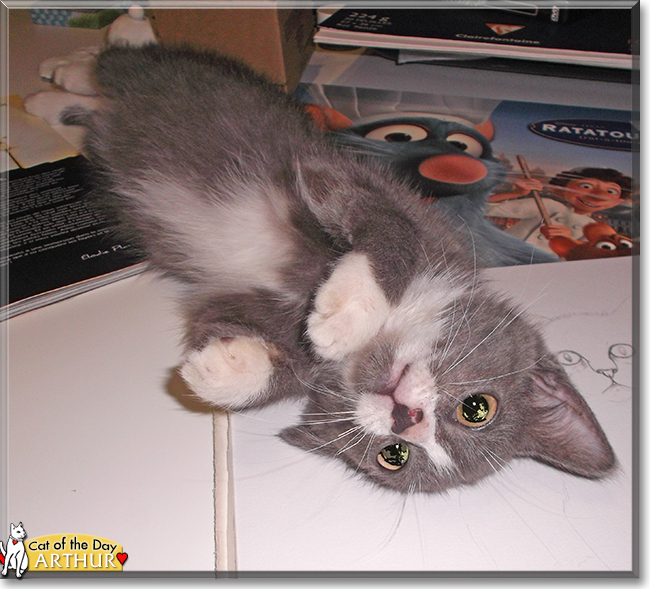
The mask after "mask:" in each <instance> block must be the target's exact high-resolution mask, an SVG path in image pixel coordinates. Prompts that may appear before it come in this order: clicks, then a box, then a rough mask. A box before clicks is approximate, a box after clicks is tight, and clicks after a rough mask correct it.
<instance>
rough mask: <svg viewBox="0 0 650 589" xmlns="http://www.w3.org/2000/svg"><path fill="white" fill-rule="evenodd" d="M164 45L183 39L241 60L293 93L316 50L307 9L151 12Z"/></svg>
mask: <svg viewBox="0 0 650 589" xmlns="http://www.w3.org/2000/svg"><path fill="white" fill-rule="evenodd" d="M147 15H148V16H149V17H150V18H151V24H152V26H153V28H154V31H155V33H156V35H157V37H158V39H159V40H160V42H161V43H169V44H172V43H175V44H178V43H185V44H189V45H191V46H193V47H199V48H209V49H215V50H217V51H219V52H221V53H224V54H226V55H230V56H232V57H236V58H239V59H241V60H243V61H245V62H246V63H248V65H250V66H251V67H252V68H253V69H255V70H256V71H258V72H260V73H263V74H266V75H267V76H268V77H270V78H271V79H272V80H273V81H275V82H277V83H278V84H280V85H282V86H284V87H285V88H286V89H287V90H288V91H290V92H291V91H293V90H294V89H295V87H296V85H297V84H298V82H299V81H300V77H301V75H302V72H303V70H304V68H305V66H306V65H307V62H308V60H309V57H310V56H311V54H312V51H313V41H312V39H313V34H314V28H315V22H316V17H315V14H314V11H313V9H309V8H291V9H286V8H284V9H279V8H180V9H178V8H173V9H163V8H161V9H152V10H147Z"/></svg>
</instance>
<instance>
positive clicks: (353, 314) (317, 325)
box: [307, 252, 390, 360]
mask: <svg viewBox="0 0 650 589" xmlns="http://www.w3.org/2000/svg"><path fill="white" fill-rule="evenodd" d="M389 310H390V303H389V302H388V300H387V299H386V296H385V295H384V293H383V291H382V289H381V287H380V286H379V284H377V281H376V280H375V277H374V276H373V273H372V268H371V266H370V262H369V260H368V258H367V256H366V255H365V254H360V253H357V252H351V253H349V254H346V255H345V256H344V257H343V258H341V261H340V262H339V263H338V266H337V267H336V268H335V270H334V272H332V275H331V276H330V278H329V279H328V280H327V282H325V284H323V286H321V287H320V289H319V290H318V293H317V294H316V299H315V301H314V311H313V312H312V314H311V315H310V316H309V318H308V320H307V334H308V335H309V338H310V339H311V341H312V342H313V344H314V347H315V349H316V352H317V353H318V354H320V355H321V356H323V357H324V358H327V359H329V360H342V359H343V358H345V357H346V356H347V355H349V354H351V353H352V352H355V351H356V350H359V349H361V348H362V347H363V346H365V345H366V344H367V343H368V342H369V341H370V340H371V339H372V338H373V337H375V335H377V333H378V332H379V330H380V329H381V327H382V325H383V324H384V321H385V320H386V318H387V317H388V312H389Z"/></svg>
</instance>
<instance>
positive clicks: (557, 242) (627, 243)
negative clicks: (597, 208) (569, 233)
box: [549, 223, 637, 260]
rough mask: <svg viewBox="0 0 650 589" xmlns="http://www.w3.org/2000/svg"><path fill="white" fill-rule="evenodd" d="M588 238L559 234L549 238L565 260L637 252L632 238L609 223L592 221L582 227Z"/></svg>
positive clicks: (550, 242) (552, 246) (557, 252)
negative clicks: (617, 230)
mask: <svg viewBox="0 0 650 589" xmlns="http://www.w3.org/2000/svg"><path fill="white" fill-rule="evenodd" d="M582 231H583V233H584V236H585V238H586V240H587V242H586V243H585V242H584V241H578V240H576V239H573V238H571V237H565V236H558V237H552V238H551V239H550V240H549V245H550V247H551V249H552V250H553V251H554V252H555V253H556V254H557V255H558V256H560V257H561V258H563V259H565V260H590V259H594V258H615V257H618V256H630V255H632V253H636V251H635V250H636V249H637V248H635V247H634V244H633V243H632V240H631V239H629V238H628V237H625V236H623V235H619V234H618V233H616V231H615V230H614V229H613V228H612V227H610V226H609V225H607V223H590V224H589V225H585V226H584V227H583V229H582Z"/></svg>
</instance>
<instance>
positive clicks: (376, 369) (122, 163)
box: [77, 46, 615, 492]
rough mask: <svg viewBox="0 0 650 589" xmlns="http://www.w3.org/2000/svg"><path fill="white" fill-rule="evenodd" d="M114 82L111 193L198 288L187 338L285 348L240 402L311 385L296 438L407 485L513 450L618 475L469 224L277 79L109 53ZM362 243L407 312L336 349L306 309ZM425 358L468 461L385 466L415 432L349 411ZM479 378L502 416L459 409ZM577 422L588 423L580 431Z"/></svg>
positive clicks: (400, 310)
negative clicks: (311, 326) (378, 428)
mask: <svg viewBox="0 0 650 589" xmlns="http://www.w3.org/2000/svg"><path fill="white" fill-rule="evenodd" d="M97 80H98V86H99V88H100V90H101V92H102V95H103V97H104V98H105V101H104V106H103V107H102V109H101V111H98V112H97V113H95V114H94V116H93V117H92V118H91V119H90V122H89V127H90V128H89V135H88V142H87V150H88V155H89V158H90V160H91V162H92V166H93V174H94V178H96V180H97V189H96V190H95V193H94V196H95V198H96V200H98V201H100V202H101V203H103V204H104V206H105V207H106V209H107V210H109V211H110V212H112V214H114V215H115V216H116V218H117V219H118V221H119V230H120V231H121V232H122V233H123V234H124V235H126V236H127V237H128V238H129V239H130V240H131V241H133V242H135V243H137V244H138V245H140V246H141V247H142V248H143V249H144V250H145V251H146V253H147V255H148V257H149V260H150V262H151V264H152V266H153V267H154V268H157V269H158V270H160V271H162V272H164V273H166V274H168V275H170V276H173V277H174V278H176V279H178V280H180V281H182V282H183V283H185V284H186V285H187V287H188V288H187V294H186V296H185V297H184V298H183V300H182V301H181V303H182V307H183V310H184V312H185V316H186V318H187V335H186V341H187V347H188V351H189V352H191V351H193V350H200V349H202V348H203V347H204V346H207V345H208V344H209V343H210V342H213V341H228V339H229V338H234V337H237V336H245V337H250V338H256V340H261V341H263V342H265V345H268V346H269V349H272V350H273V353H272V354H271V358H272V364H273V373H272V376H271V378H270V381H269V384H268V386H267V387H266V389H265V390H264V392H263V394H262V395H261V396H258V397H256V398H255V400H254V401H251V400H250V399H249V400H245V401H243V402H242V403H241V404H237V403H234V404H230V405H229V407H230V408H233V407H234V408H237V409H241V408H245V407H247V406H251V405H262V404H265V403H269V402H272V401H274V400H277V399H280V398H286V397H290V396H298V397H307V402H306V408H305V411H304V415H303V418H302V420H303V421H302V423H301V424H299V425H297V426H296V427H293V428H289V429H287V430H285V431H284V432H282V434H281V435H282V437H283V438H284V439H285V440H286V441H288V442H289V443H292V444H295V445H297V446H300V447H302V448H305V449H307V450H313V451H317V452H320V453H325V454H329V455H331V456H335V457H336V458H337V459H340V460H343V461H344V462H345V463H347V464H348V465H349V466H350V467H351V468H352V469H353V470H355V471H357V472H358V473H360V474H362V475H365V476H366V477H367V478H368V479H369V480H371V481H373V482H374V483H377V484H379V485H383V486H387V487H390V488H392V489H396V490H399V491H403V492H414V491H426V492H436V491H441V490H444V489H446V488H449V487H451V486H456V485H459V484H466V483H474V482H476V481H477V480H479V479H481V478H482V477H484V476H485V475H487V474H490V473H491V472H494V471H496V470H499V469H500V468H502V467H503V466H504V465H505V464H506V463H507V462H508V461H509V460H510V459H512V458H515V457H532V458H535V459H538V460H541V461H544V462H547V463H549V464H551V465H553V466H556V467H558V468H562V469H565V470H568V471H570V472H573V473H575V474H578V475H582V476H587V477H593V478H597V477H601V476H604V475H605V474H606V473H608V472H609V471H611V469H612V468H613V467H614V464H615V458H614V455H613V452H612V450H611V448H610V446H609V444H608V442H607V439H606V437H605V435H604V433H603V432H602V430H601V429H600V427H599V425H598V423H597V421H596V419H595V417H594V416H593V414H592V413H591V411H590V410H589V408H588V407H587V405H586V403H585V402H584V400H583V399H582V398H581V397H580V395H579V394H578V393H577V391H575V389H574V388H573V387H572V385H571V384H570V383H569V381H568V378H567V377H566V374H565V373H564V372H563V370H562V369H561V368H560V366H559V365H557V363H556V362H555V361H554V360H553V359H552V358H551V357H550V356H549V354H548V351H547V350H546V348H545V346H544V343H543V341H542V338H541V336H540V334H539V333H538V332H537V331H536V329H534V328H533V327H532V326H531V325H530V324H529V323H528V322H527V320H526V319H525V318H524V317H523V316H521V315H520V313H519V311H517V310H514V309H513V307H512V306H511V305H510V304H509V303H508V302H505V301H502V300H500V299H498V298H497V297H496V296H495V295H493V294H492V293H491V292H490V291H489V290H488V289H487V288H486V287H485V286H483V285H482V284H481V282H480V274H479V270H477V268H476V263H475V256H474V255H473V254H472V244H471V243H470V242H467V241H465V240H466V237H463V235H461V234H460V232H458V231H456V230H454V229H453V225H452V224H450V223H449V221H448V219H447V218H446V217H445V216H444V214H443V213H440V212H436V211H434V210H433V209H432V208H431V207H426V206H424V207H423V206H422V205H421V204H420V201H419V195H417V194H416V193H414V192H413V191H412V189H411V188H409V187H408V186H407V185H405V184H404V183H403V182H402V181H400V180H398V179H396V178H395V177H394V176H393V175H392V173H390V172H389V171H387V170H386V169H384V168H383V167H381V165H380V164H374V163H371V162H364V163H361V162H359V161H357V160H356V159H355V158H354V156H352V155H348V154H345V153H342V152H341V151H339V150H337V149H336V147H335V146H334V145H333V144H332V143H331V141H330V139H329V138H328V137H326V136H325V135H324V134H322V133H321V132H320V131H319V130H317V129H316V128H315V126H314V125H312V123H311V121H310V119H309V117H308V116H307V115H306V114H305V112H303V110H302V108H301V107H300V106H299V105H296V104H294V103H292V102H291V101H290V100H289V99H288V98H287V97H286V96H285V95H284V94H283V93H282V92H281V91H279V90H278V89H277V88H275V87H274V86H273V85H272V84H270V83H269V82H267V81H266V80H264V79H263V78H261V77H259V76H257V75H256V74H254V73H252V72H251V71H249V70H248V69H247V68H245V67H243V66H241V65H239V64H237V63H235V62H232V61H230V60H227V59H224V58H221V57H219V56H215V55H213V54H210V53H199V52H195V51H191V50H189V49H169V48H163V47H159V46H147V47H144V48H141V49H127V48H112V49H109V50H107V51H105V52H104V53H102V54H100V56H99V58H98V65H97ZM77 117H78V114H77ZM353 251H354V252H361V253H363V254H365V255H366V256H367V258H368V259H369V261H370V264H371V267H372V271H373V275H374V277H375V279H376V281H377V282H378V284H379V285H380V286H381V288H382V290H383V292H384V293H385V296H386V298H387V300H388V301H389V302H390V305H391V309H392V310H391V316H390V318H389V320H388V322H387V324H386V327H385V328H383V329H382V330H381V331H380V332H379V334H378V335H377V336H376V337H375V338H374V339H373V340H372V341H371V342H370V343H369V344H368V345H366V346H364V347H362V349H360V350H357V351H356V352H355V353H353V354H350V355H349V356H348V357H346V358H345V359H343V360H336V361H335V360H328V359H326V358H323V357H320V356H319V354H317V353H316V351H315V350H314V348H313V346H312V345H311V343H310V340H309V337H308V333H307V330H306V322H307V318H308V317H309V316H310V313H312V312H313V304H314V303H313V301H314V297H315V295H316V294H317V293H318V292H319V288H320V287H321V285H322V284H323V283H325V282H326V281H327V279H328V277H329V276H330V274H331V272H332V271H333V270H334V269H335V268H336V267H337V262H338V260H339V259H340V258H341V256H342V255H344V254H346V253H347V252H353ZM224 252H226V253H225V254H224ZM428 284H431V285H437V284H440V285H447V286H444V287H440V288H437V287H436V288H433V287H432V288H431V292H429V291H427V290H426V288H424V287H422V286H421V285H425V286H426V285H428ZM441 293H442V294H441ZM445 293H446V294H445ZM459 293H460V294H459ZM436 297H438V299H439V301H438V299H436ZM407 303H408V304H407ZM391 322H392V323H391ZM427 325H431V330H430V331H428V332H427V330H426V329H425V327H426V326H427ZM434 332H435V333H434ZM223 338H225V340H224V339H223ZM405 350H406V351H405ZM412 350H417V354H416V352H413V351H412ZM408 354H416V355H417V358H418V360H417V362H419V364H418V366H420V365H421V366H422V367H425V368H422V370H428V371H430V372H431V375H432V383H431V391H430V394H431V395H433V394H435V395H436V396H437V397H438V399H437V401H436V404H434V406H435V412H434V413H435V415H427V416H426V418H427V419H435V421H436V424H437V425H436V426H435V440H432V441H431V444H432V447H434V448H437V450H438V451H439V454H440V456H443V457H445V456H446V457H448V458H450V459H451V461H453V465H454V466H453V467H450V468H442V467H441V466H440V465H436V464H435V460H433V461H432V459H431V458H430V457H429V456H428V455H427V453H426V452H425V451H424V450H423V449H422V448H421V447H419V446H418V444H414V443H412V442H410V443H409V446H410V448H411V457H410V458H409V461H408V463H407V464H406V466H404V467H403V468H402V469H400V470H397V471H388V470H383V469H382V468H381V467H380V466H378V463H377V460H376V456H377V453H378V452H379V450H381V448H382V447H384V446H386V445H387V444H393V443H395V442H398V441H400V440H401V441H402V442H403V441H404V439H405V436H406V438H408V435H407V434H406V432H401V433H399V434H391V435H371V434H370V433H369V432H364V431H363V430H362V429H361V428H360V427H359V423H358V420H357V419H356V415H355V414H354V413H339V412H342V411H353V412H354V411H356V408H357V403H358V402H359V399H360V398H361V397H362V396H363V395H371V397H370V399H371V401H372V400H373V399H374V398H375V397H372V396H373V395H388V396H390V395H392V394H393V393H392V392H391V391H390V390H387V387H389V386H390V383H389V381H390V380H391V378H392V377H391V376H390V375H391V371H394V366H395V362H396V358H397V357H398V356H400V355H402V356H404V355H406V356H408ZM406 356H405V357H406ZM400 357H401V356H400ZM423 358H424V360H423ZM400 361H401V360H400ZM406 363H407V365H408V366H411V364H413V365H414V366H415V360H414V361H413V362H412V363H409V362H408V358H407V361H406ZM405 371H406V369H405ZM477 391H483V392H488V393H489V394H491V395H493V396H494V397H496V398H497V399H498V410H497V413H496V416H495V417H494V419H493V420H492V421H491V422H490V423H489V424H487V425H486V426H485V427H482V428H476V429H468V428H466V427H464V426H461V425H459V424H458V423H457V420H456V419H455V415H456V413H455V408H456V406H457V405H458V402H459V400H462V399H464V398H466V397H467V396H468V395H471V394H473V393H475V392H477ZM401 411H402V414H403V415H402V418H401V420H402V421H403V419H405V418H404V415H407V414H408V412H406V413H404V408H403V407H402V408H401ZM316 414H317V415H318V416H319V417H318V418H316V417H314V416H315V415H316ZM341 416H344V417H341ZM574 421H575V422H576V423H580V424H582V425H581V426H580V427H577V428H573V430H575V431H570V430H572V426H571V423H573V422H574ZM352 428H355V429H352ZM347 430H351V432H352V433H350V434H345V432H346V431H347ZM407 431H408V430H407ZM576 432H577V435H576Z"/></svg>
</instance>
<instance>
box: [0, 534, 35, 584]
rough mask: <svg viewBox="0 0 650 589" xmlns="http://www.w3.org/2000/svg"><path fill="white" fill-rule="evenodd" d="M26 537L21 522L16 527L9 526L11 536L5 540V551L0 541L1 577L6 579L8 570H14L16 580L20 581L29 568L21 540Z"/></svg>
mask: <svg viewBox="0 0 650 589" xmlns="http://www.w3.org/2000/svg"><path fill="white" fill-rule="evenodd" d="M26 537H27V532H26V531H25V528H23V522H20V523H19V524H18V525H17V526H14V525H13V524H11V534H9V539H8V540H7V549H6V550H5V548H4V546H3V545H2V542H1V541H0V564H2V565H3V566H2V576H3V577H6V576H7V573H8V572H9V569H15V570H16V578H18V579H20V577H22V576H23V573H24V572H25V571H26V570H27V567H28V566H29V558H28V557H27V553H26V552H25V544H24V543H23V540H24V539H25V538H26Z"/></svg>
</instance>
